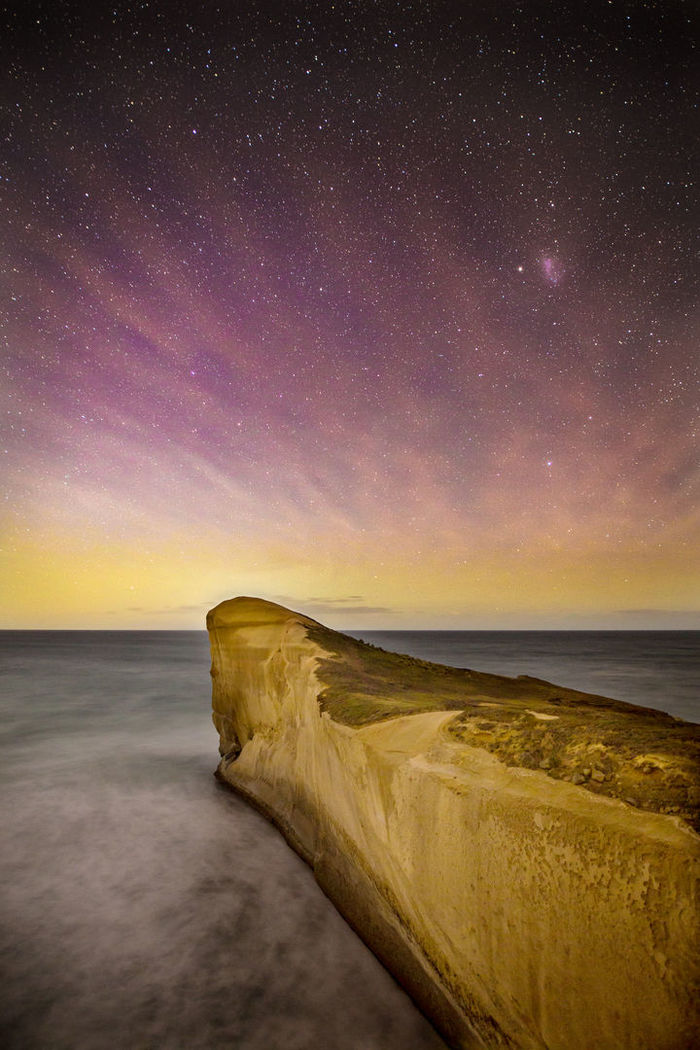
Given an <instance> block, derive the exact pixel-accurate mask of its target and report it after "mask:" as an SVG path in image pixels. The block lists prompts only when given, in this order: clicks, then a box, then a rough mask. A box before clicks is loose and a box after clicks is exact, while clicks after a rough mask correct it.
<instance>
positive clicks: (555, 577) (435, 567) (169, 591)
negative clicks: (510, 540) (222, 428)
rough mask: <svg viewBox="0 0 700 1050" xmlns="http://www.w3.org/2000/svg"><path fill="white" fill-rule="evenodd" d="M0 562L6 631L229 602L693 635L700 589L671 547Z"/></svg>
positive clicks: (334, 620)
mask: <svg viewBox="0 0 700 1050" xmlns="http://www.w3.org/2000/svg"><path fill="white" fill-rule="evenodd" d="M2 557H3V562H4V564H3V567H4V573H3V576H4V583H3V593H4V596H5V602H4V612H3V618H2V620H0V627H2V628H5V629H7V628H24V629H42V628H53V629H83V630H84V629H92V628H94V629H114V630H116V629H126V628H132V629H158V628H161V629H180V628H186V629H197V628H200V627H203V626H204V616H205V614H206V611H207V609H208V608H210V607H211V606H212V605H214V604H216V603H217V602H219V601H221V600H223V599H225V598H228V597H234V596H236V595H239V594H250V595H257V596H260V597H264V598H268V599H270V600H274V601H280V602H282V604H287V605H290V606H291V607H293V608H297V609H299V610H300V611H308V612H309V615H312V616H315V617H316V618H317V619H320V620H323V621H325V622H327V623H329V625H330V626H338V627H348V628H351V627H353V626H357V627H363V626H365V627H367V628H368V629H370V628H372V627H374V628H377V629H379V628H382V627H386V628H391V627H395V628H400V627H417V628H420V627H428V628H429V627H453V628H455V629H459V628H460V627H465V628H472V629H478V628H479V627H481V626H483V627H484V628H487V629H497V628H498V627H499V626H502V627H505V628H508V627H511V628H519V629H527V627H528V626H529V625H532V626H533V628H537V627H539V626H543V625H545V626H548V627H556V626H557V625H559V624H561V626H564V627H571V626H576V625H578V624H581V625H586V626H595V625H596V624H602V625H603V626H618V627H629V628H634V627H636V626H639V625H640V623H641V621H640V622H639V623H638V622H637V621H636V620H635V618H634V617H635V616H644V611H645V610H647V611H648V616H647V619H648V618H649V616H651V617H652V619H653V616H656V617H657V620H658V621H659V624H660V625H661V626H664V625H668V626H679V625H680V626H692V625H693V624H692V610H693V609H694V608H696V606H697V601H696V595H697V593H698V590H699V588H698V582H699V581H698V580H697V577H694V576H693V574H692V573H690V572H689V571H688V565H687V558H686V557H685V556H684V555H683V552H679V551H675V552H667V553H666V554H661V553H658V554H656V555H655V556H650V555H649V554H648V553H647V554H643V553H640V552H624V553H615V554H613V553H612V552H602V553H601V552H598V553H597V554H596V555H594V554H593V553H592V552H585V553H583V552H576V551H541V550H533V551H531V552H530V553H529V554H528V555H527V557H523V556H522V555H521V554H515V553H512V552H503V553H497V554H494V553H493V552H483V551H482V552H479V553H475V554H474V555H473V556H472V557H470V558H465V557H463V558H462V559H461V561H459V562H457V561H456V560H455V558H454V557H450V556H449V554H444V553H443V554H437V553H435V554H432V555H429V556H423V557H420V556H418V555H417V554H416V553H415V552H413V553H412V554H410V553H408V552H406V553H402V552H401V551H400V550H399V551H395V552H394V553H393V555H391V556H390V555H389V554H388V553H386V552H382V554H381V556H379V557H378V556H377V553H376V551H375V552H374V556H371V554H370V553H369V552H367V553H366V554H365V555H364V557H363V556H362V555H361V554H360V551H359V549H358V550H356V551H354V552H352V551H350V550H348V549H346V552H340V553H339V554H338V555H336V556H335V557H333V556H332V554H331V553H330V551H329V547H328V545H324V546H323V547H321V546H319V549H318V551H317V552H316V553H315V554H314V553H313V551H311V550H309V549H306V550H303V549H302V548H301V546H299V547H298V548H297V549H295V545H294V543H293V542H291V541H290V542H289V543H287V544H282V543H278V544H276V545H273V544H271V543H269V542H268V543H267V544H265V543H263V542H260V543H259V544H258V545H254V544H251V543H246V544H240V545H236V543H234V542H229V543H228V544H225V543H224V541H222V539H221V537H220V536H218V537H217V536H216V535H215V534H212V535H209V536H205V537H197V536H193V535H190V536H180V537H171V538H170V539H169V540H168V541H167V542H165V543H163V544H162V545H160V546H159V547H158V548H157V549H153V550H139V549H138V548H136V547H132V546H130V545H126V544H120V545H112V544H106V543H102V544H100V543H97V542H94V543H91V544H89V545H83V544H80V545H77V544H75V543H71V542H70V541H69V539H68V538H67V537H62V538H61V539H60V540H57V539H54V541H53V542H50V541H49V540H48V539H47V538H46V537H42V538H41V539H37V541H35V542H33V541H32V540H31V539H29V540H27V541H25V542H23V543H22V544H18V545H17V546H16V547H15V548H14V550H13V551H7V550H6V551H5V552H4V553H3V555H2ZM683 613H686V620H687V619H688V618H689V617H690V621H689V622H688V623H686V620H683V618H682V616H681V620H679V619H678V617H679V615H681V614H683ZM674 615H675V619H673V616H674ZM669 616H670V617H672V619H671V620H669V621H668V622H667V619H665V617H666V618H667V617H669ZM681 621H682V622H681ZM644 625H646V626H648V624H647V622H646V620H644Z"/></svg>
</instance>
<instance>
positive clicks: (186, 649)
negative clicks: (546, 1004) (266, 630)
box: [0, 632, 444, 1050]
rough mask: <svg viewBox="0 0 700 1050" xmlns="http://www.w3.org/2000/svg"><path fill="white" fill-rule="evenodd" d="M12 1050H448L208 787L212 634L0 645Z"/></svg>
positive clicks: (268, 844)
mask: <svg viewBox="0 0 700 1050" xmlns="http://www.w3.org/2000/svg"><path fill="white" fill-rule="evenodd" d="M0 658H1V663H2V683H3V688H2V700H1V708H2V720H1V723H0V730H1V737H0V745H1V748H2V750H1V753H0V790H1V791H2V806H3V814H4V818H3V822H2V829H1V831H0V886H1V887H2V889H1V891H0V894H1V897H0V966H1V969H2V972H1V973H0V1046H1V1047H2V1048H3V1050H224V1048H227V1050H228V1048H231V1050H233V1048H235V1050H278V1048H279V1050H282V1048H284V1050H311V1048H316V1047H318V1048H326V1047H331V1048H334V1050H439V1048H442V1047H443V1046H444V1044H443V1043H442V1041H441V1040H440V1039H439V1037H438V1036H437V1035H436V1033H435V1032H434V1030H433V1029H432V1028H431V1026H430V1025H429V1024H428V1022H427V1021H426V1020H425V1018H424V1017H423V1016H422V1015H421V1014H420V1013H419V1012H418V1011H417V1010H416V1008H415V1007H414V1006H413V1004H412V1003H411V1001H410V1000H409V999H408V997H407V996H406V995H405V994H404V993H403V992H402V991H401V989H400V988H399V987H398V985H396V984H395V982H394V981H393V979H392V978H391V977H390V976H389V974H388V973H387V972H386V971H385V970H384V969H383V967H382V966H381V965H380V964H379V963H378V962H377V960H376V959H375V958H374V956H373V955H372V954H371V952H369V950H368V949H367V948H366V947H365V946H364V945H363V944H362V942H361V941H360V940H359V939H358V938H357V937H356V936H355V934H354V933H353V932H352V931H351V930H350V928H349V927H348V926H347V925H346V924H345V922H344V921H343V919H341V917H340V916H339V915H338V913H337V912H336V911H335V909H334V908H333V906H332V905H331V903H330V902H329V901H328V900H327V898H326V897H325V896H324V895H323V893H322V892H321V890H320V889H319V888H318V886H317V885H316V883H315V881H314V879H313V875H312V873H311V871H310V869H309V868H307V866H306V865H305V864H304V863H303V862H302V861H301V860H300V859H299V858H298V857H297V856H296V854H295V853H293V852H292V851H291V850H290V849H289V847H288V846H287V844H286V843H285V842H284V840H283V839H282V837H281V835H280V834H279V833H278V832H277V831H276V830H275V829H274V828H273V827H271V826H270V825H269V824H268V823H267V822H266V821H265V820H264V819H263V818H262V817H260V816H259V815H258V814H257V813H256V812H254V811H253V810H252V809H250V807H248V806H247V805H245V804H244V803H243V802H242V801H241V800H240V799H238V798H237V797H236V796H235V795H234V794H233V793H232V792H230V791H228V790H226V789H225V788H222V787H220V786H219V785H218V784H217V783H216V781H215V780H214V778H213V776H212V771H213V769H214V768H215V766H216V762H217V759H218V755H217V739H216V734H215V732H214V729H213V726H212V725H211V719H210V713H209V712H210V707H211V699H210V693H211V690H210V680H209V674H208V671H209V650H208V642H207V637H206V634H205V633H204V632H192V633H190V632H173V633H161V632H143V633H141V632H118V633H101V632H86V633H82V632H55V633H53V632H27V633H25V632H2V633H0Z"/></svg>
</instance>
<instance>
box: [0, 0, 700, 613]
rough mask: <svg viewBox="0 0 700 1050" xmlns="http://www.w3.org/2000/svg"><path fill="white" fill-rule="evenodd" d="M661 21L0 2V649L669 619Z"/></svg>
mask: <svg viewBox="0 0 700 1050" xmlns="http://www.w3.org/2000/svg"><path fill="white" fill-rule="evenodd" d="M697 10H698V9H697V6H696V4H695V3H693V2H687V3H684V2H680V0H663V2H659V3H653V2H649V3H647V2H641V0H638V2H632V3H625V2H618V0H611V2H609V3H598V2H595V0H594V2H592V3H586V4H584V3H580V2H575V3H567V2H557V3H554V2H553V3H544V2H535V0H532V2H528V0H522V2H520V3H511V2H508V0H498V2H494V3H483V2H479V3H477V2H465V3H439V2H432V3H428V2H423V3H419V2H414V3H400V2H394V3H370V2H366V0H364V2H360V0H358V2H338V3H335V4H332V3H318V4H313V3H294V2H285V3H284V4H281V3H278V4H256V3H242V2H241V3H234V2H230V3H223V2H222V3H218V4H216V3H212V2H208V0H202V2H201V3H194V2H190V3H186V4H185V3H181V2H180V0H174V2H170V3H167V4H166V3H164V2H162V3H148V2H143V3H132V4H128V3H123V2H121V0H120V2H116V3H113V4H106V3H102V2H100V0H95V2H94V3H92V4H88V3H86V4H84V5H83V4H75V3H70V2H60V0H58V2H57V0H52V2H48V0H47V2H45V3H38V2H31V0H23V2H21V3H20V2H17V3H14V4H9V5H4V6H3V7H2V18H0V50H1V51H2V54H1V55H0V82H1V85H2V87H1V92H0V103H1V115H2V124H1V127H0V140H1V142H2V148H1V150H0V176H1V181H0V209H1V213H2V226H1V229H2V266H1V267H0V271H1V272H0V281H1V294H0V309H1V311H2V325H1V332H2V390H1V397H2V407H3V422H4V426H3V444H2V446H1V447H2V450H3V453H4V461H3V462H4V468H5V469H4V472H3V482H4V484H3V490H4V494H5V502H4V513H3V519H2V539H3V543H2V555H1V559H2V560H1V561H0V565H1V567H2V568H1V571H2V580H0V590H1V591H2V593H3V595H4V597H3V601H2V618H1V619H0V625H2V626H6V627H29V628H31V627H79V628H90V627H100V628H119V627H145V628H150V627H155V628H176V627H202V626H203V615H204V612H205V611H206V609H207V608H208V607H210V606H211V605H213V604H215V603H216V602H217V601H220V600H221V599H223V598H225V597H230V596H233V595H236V594H254V595H260V596H262V597H267V598H271V599H273V600H278V601H282V602H283V603H284V604H287V605H290V606H292V607H294V608H297V609H301V610H303V611H305V612H308V613H309V614H310V615H312V616H316V617H317V618H319V619H322V620H324V621H325V622H327V623H330V624H331V625H334V626H341V627H342V626H347V627H353V626H356V627H368V628H369V627H382V626H394V627H401V626H411V627H453V628H460V627H465V628H480V627H484V628H499V627H503V628H511V627H519V628H527V627H533V628H540V627H552V628H556V627H618V628H641V627H683V626H697V624H698V617H697V613H695V614H694V613H693V610H694V609H697V608H698V600H697V596H698V593H700V586H699V582H700V581H698V577H697V572H695V576H694V575H693V574H694V571H695V567H696V566H697V562H698V559H697V539H698V521H697V507H698V497H697V487H696V484H695V485H694V482H695V483H696V482H697V462H698V458H697V451H696V449H697V446H696V445H695V443H694V433H693V424H694V418H695V417H694V409H695V407H696V401H697V394H696V391H697V386H696V376H695V369H696V362H697V356H698V355H697V346H698V316H697V308H696V307H695V305H694V304H695V303H697V283H696V277H697V255H696V245H697V239H696V238H697V234H696V230H697V219H698V210H697V205H696V198H695V197H694V188H693V175H694V172H695V171H697V170H698V156H697V152H696V142H697V137H698V136H697V127H698V125H697V78H696V74H695V70H696V68H697V67H698V65H699V63H698V60H697V55H696V53H695V49H694V46H693V37H694V33H695V32H696V31H697V25H693V24H692V22H691V19H692V17H693V15H694V14H695V15H696V14H697ZM694 554H695V555H696V557H695V559H694V557H693V555H694Z"/></svg>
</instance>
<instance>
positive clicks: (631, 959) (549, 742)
mask: <svg viewBox="0 0 700 1050" xmlns="http://www.w3.org/2000/svg"><path fill="white" fill-rule="evenodd" d="M207 627H208V629H209V635H210V640H211V651H212V671H211V673H212V678H213V718H214V723H215V725H216V728H217V730H218V732H219V737H220V751H221V755H222V758H221V762H220V764H219V767H218V770H217V775H218V776H219V777H220V779H222V780H223V781H225V782H226V783H228V784H230V785H231V786H232V787H234V788H235V789H236V790H237V791H239V792H240V793H241V794H243V795H244V796H245V797H247V798H248V799H250V800H251V801H252V802H253V803H254V804H255V805H257V806H258V807H259V808H260V809H262V810H263V811H264V812H265V813H266V814H267V815H268V816H269V817H270V818H271V819H272V820H274V822H275V823H276V824H277V825H278V826H279V827H280V829H281V830H282V831H283V833H284V834H285V835H286V837H287V839H288V841H289V842H290V843H291V845H292V846H293V847H294V848H295V849H296V850H297V851H298V852H299V853H300V854H301V855H302V856H303V857H304V858H305V859H306V860H307V861H308V862H309V864H310V865H311V866H312V867H313V869H314V872H315V874H316V878H317V879H318V881H319V883H320V884H321V886H322V887H323V889H324V890H325V892H326V893H327V894H328V895H329V896H330V897H331V899H332V900H333V901H334V903H335V904H336V906H337V907H338V908H339V910H340V911H341V912H342V913H343V914H344V915H345V916H346V918H347V919H348V921H349V922H350V923H351V924H352V925H353V926H354V927H355V928H356V929H357V931H358V932H359V933H360V935H361V936H362V937H363V938H364V940H365V941H366V942H367V943H368V944H369V945H370V947H371V948H372V949H373V950H374V951H375V953H376V954H377V955H378V956H379V958H381V959H382V961H383V962H384V963H385V965H386V966H387V967H388V968H389V969H390V970H391V971H392V972H393V973H394V975H395V976H396V977H397V978H398V979H399V980H400V981H401V982H402V983H403V984H404V985H405V987H406V988H407V989H408V991H409V992H410V993H411V995H412V996H413V997H414V999H415V1000H416V1001H417V1002H418V1004H419V1005H420V1006H421V1008H422V1009H423V1010H424V1012H425V1013H426V1014H427V1015H428V1016H429V1017H430V1018H431V1019H432V1020H433V1022H434V1023H435V1025H436V1027H437V1028H438V1029H439V1030H440V1031H441V1032H442V1034H443V1035H444V1037H445V1038H446V1040H447V1041H448V1042H449V1043H450V1044H451V1045H452V1046H454V1047H460V1048H504V1047H507V1048H513V1050H516V1048H517V1050H591V1048H595V1050H692V1048H696V1047H697V1046H698V1045H699V1044H698V1035H697V1033H698V1031H699V1030H700V1016H699V1014H698V1002H700V995H699V993H700V948H699V947H698V938H697V930H698V928H699V923H698V918H700V916H699V915H698V910H699V909H698V885H699V884H700V878H699V876H700V837H699V836H698V835H697V833H696V831H695V830H694V827H695V828H697V827H698V802H699V801H700V792H699V785H698V772H697V770H698V765H697V761H698V757H699V755H700V727H698V726H694V725H691V724H689V723H685V722H681V721H679V720H677V719H674V718H672V717H671V716H669V715H664V714H663V713H661V712H655V711H651V710H649V709H646V708H641V707H634V706H632V705H628V704H623V703H620V702H618V701H614V700H609V699H608V698H605V697H595V696H590V695H589V694H585V693H579V692H576V691H574V690H568V689H562V688H560V687H558V686H555V685H552V684H551V683H548V682H543V681H540V680H538V679H532V678H526V677H520V678H515V679H513V678H506V677H500V676H498V675H486V674H480V673H479V672H475V671H468V670H460V669H456V668H447V667H442V666H440V665H436V664H430V663H426V662H425V661H420V660H414V659H412V658H411V657H406V656H400V655H398V654H394V653H385V652H384V651H382V650H377V649H374V648H373V647H372V646H368V645H366V644H365V643H362V642H357V641H355V640H354V639H352V638H349V637H348V636H346V635H342V634H339V633H337V632H335V631H330V630H328V629H327V628H325V627H323V626H322V625H320V624H318V623H316V622H315V621H314V620H311V619H309V618H308V617H305V616H302V615H300V614H298V613H294V612H291V611H290V610H288V609H284V608H282V607H281V606H279V605H274V604H273V603H270V602H264V601H261V600H259V599H255V598H235V599H232V600H231V601H227V602H223V603H221V604H220V605H218V606H217V607H216V608H215V609H213V610H212V611H211V612H210V613H209V615H208V617H207Z"/></svg>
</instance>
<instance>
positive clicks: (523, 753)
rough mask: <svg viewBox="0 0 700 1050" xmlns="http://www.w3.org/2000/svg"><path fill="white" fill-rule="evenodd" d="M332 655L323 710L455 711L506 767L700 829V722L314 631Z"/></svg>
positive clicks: (457, 725)
mask: <svg viewBox="0 0 700 1050" xmlns="http://www.w3.org/2000/svg"><path fill="white" fill-rule="evenodd" d="M308 631H309V635H310V637H311V638H312V639H313V640H314V641H315V642H317V644H318V645H320V646H321V647H322V648H323V649H325V650H326V651H327V652H328V654H329V655H328V658H327V659H325V660H321V661H320V662H319V666H318V668H317V675H318V678H319V680H320V681H321V683H322V685H323V690H322V692H321V693H320V696H319V702H320V704H321V708H322V710H324V711H327V712H328V713H329V714H330V716H331V718H333V719H334V720H335V721H338V722H342V723H344V724H345V725H351V726H362V725H368V724H370V723H372V722H378V721H383V720H385V719H388V718H396V717H398V716H400V715H410V714H418V713H419V712H424V711H444V710H454V711H455V718H454V720H453V721H452V722H451V723H450V724H449V726H448V733H449V734H450V735H451V737H452V738H453V739H454V740H456V741H461V742H462V743H464V744H465V745H469V746H471V747H480V748H484V749H485V750H487V751H490V752H492V753H493V754H495V755H496V756H497V757H498V758H499V759H501V761H503V762H504V763H505V764H506V765H509V766H520V767H524V768H528V769H535V770H538V771H540V772H541V773H542V774H543V775H546V776H549V777H553V778H554V779H557V780H567V781H570V782H571V783H573V784H577V785H579V786H581V787H584V788H586V789H587V790H589V791H592V792H594V793H596V794H600V795H607V796H609V797H613V798H619V799H622V800H623V801H625V802H627V803H628V804H629V805H633V806H637V807H638V808H641V809H647V810H652V811H655V812H660V813H671V814H676V815H678V816H680V817H682V818H683V819H684V820H686V821H687V822H688V823H689V824H691V825H692V826H693V827H694V828H695V829H696V830H699V831H700V773H699V771H700V726H697V725H694V724H691V723H689V722H683V721H680V720H679V719H675V718H673V717H672V716H671V715H667V714H664V713H663V712H661V711H655V710H652V709H650V708H646V707H637V706H635V705H633V704H626V703H623V702H621V701H619V700H611V699H608V698H607V697H602V696H595V695H593V694H590V693H581V692H578V691H577V690H575V689H565V688H562V687H560V686H556V685H553V684H552V683H551V682H544V681H541V680H540V679H537V678H529V677H527V676H524V675H523V676H520V677H518V678H506V677H503V676H501V675H492V674H484V673H482V672H478V671H470V670H466V669H460V668H453V667H444V666H443V665H442V664H434V663H429V662H427V661H425V660H417V659H415V658H414V657H411V656H405V655H401V654H399V653H390V652H386V651H385V650H383V649H377V648H375V647H374V646H372V645H368V644H367V643H366V642H360V641H357V640H356V639H354V638H350V637H348V636H347V635H344V634H340V633H338V632H336V631H330V630H328V629H326V628H324V627H321V626H319V627H310V628H309V629H308Z"/></svg>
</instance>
